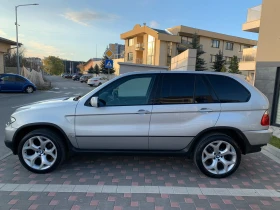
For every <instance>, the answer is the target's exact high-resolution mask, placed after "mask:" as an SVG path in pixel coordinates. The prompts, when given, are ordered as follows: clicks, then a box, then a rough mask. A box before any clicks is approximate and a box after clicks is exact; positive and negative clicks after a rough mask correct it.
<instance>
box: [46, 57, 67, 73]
mask: <svg viewBox="0 0 280 210" xmlns="http://www.w3.org/2000/svg"><path fill="white" fill-rule="evenodd" d="M43 69H44V70H45V71H46V72H47V73H49V74H54V75H59V74H61V73H63V72H64V64H63V60H62V59H60V58H59V57H55V56H49V57H45V58H44V59H43Z"/></svg>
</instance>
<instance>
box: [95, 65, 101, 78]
mask: <svg viewBox="0 0 280 210" xmlns="http://www.w3.org/2000/svg"><path fill="white" fill-rule="evenodd" d="M94 74H96V75H99V74H100V68H99V66H98V65H97V64H95V66H94Z"/></svg>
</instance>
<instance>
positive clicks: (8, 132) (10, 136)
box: [5, 125, 17, 154]
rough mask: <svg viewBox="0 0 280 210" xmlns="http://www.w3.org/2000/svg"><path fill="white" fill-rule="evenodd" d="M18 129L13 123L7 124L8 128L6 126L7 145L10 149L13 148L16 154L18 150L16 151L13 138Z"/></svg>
mask: <svg viewBox="0 0 280 210" xmlns="http://www.w3.org/2000/svg"><path fill="white" fill-rule="evenodd" d="M16 130H17V129H16V128H13V127H12V126H11V125H9V126H6V128H5V145H6V147H8V148H9V149H11V150H12V152H13V153H14V154H16V151H15V149H16V148H15V145H14V142H13V138H14V135H15V133H16Z"/></svg>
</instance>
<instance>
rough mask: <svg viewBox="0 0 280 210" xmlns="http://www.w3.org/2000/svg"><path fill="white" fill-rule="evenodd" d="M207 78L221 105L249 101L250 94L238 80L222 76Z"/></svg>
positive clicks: (209, 76)
mask: <svg viewBox="0 0 280 210" xmlns="http://www.w3.org/2000/svg"><path fill="white" fill-rule="evenodd" d="M207 77H208V78H209V80H210V83H211V85H212V86H213V88H214V90H215V92H216V94H217V96H218V98H219V100H220V102H221V103H237V102H247V101H249V99H250V92H249V91H248V90H247V89H246V88H245V87H244V86H243V85H241V84H240V83H239V82H237V81H236V80H234V79H232V78H230V77H226V76H221V75H208V76H207Z"/></svg>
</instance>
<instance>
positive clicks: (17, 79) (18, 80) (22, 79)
mask: <svg viewBox="0 0 280 210" xmlns="http://www.w3.org/2000/svg"><path fill="white" fill-rule="evenodd" d="M16 82H25V79H24V78H21V77H16Z"/></svg>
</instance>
